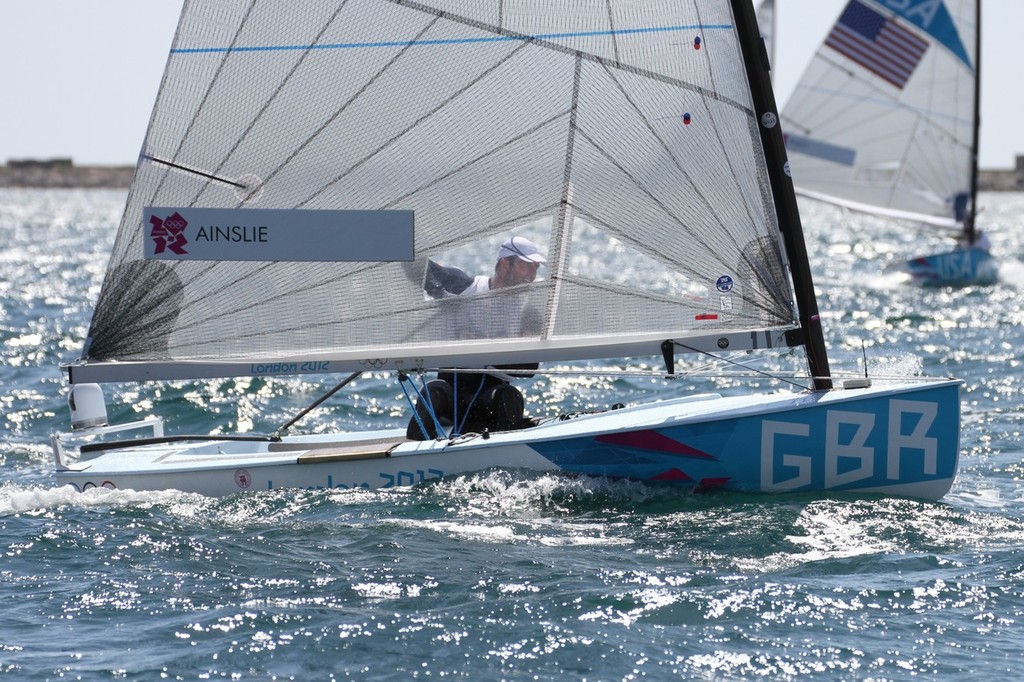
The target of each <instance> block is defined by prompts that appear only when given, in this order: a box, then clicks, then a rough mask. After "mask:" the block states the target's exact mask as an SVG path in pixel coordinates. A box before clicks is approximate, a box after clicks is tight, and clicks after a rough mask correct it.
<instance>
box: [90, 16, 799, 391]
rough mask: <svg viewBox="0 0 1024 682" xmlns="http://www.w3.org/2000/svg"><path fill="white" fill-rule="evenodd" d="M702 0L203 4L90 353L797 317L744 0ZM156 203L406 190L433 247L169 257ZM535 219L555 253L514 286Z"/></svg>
mask: <svg viewBox="0 0 1024 682" xmlns="http://www.w3.org/2000/svg"><path fill="white" fill-rule="evenodd" d="M697 5H698V3H697V2H694V1H690V2H681V3H680V2H667V1H655V2H644V3H632V2H607V0H584V1H583V2H580V3H578V7H577V6H574V10H573V12H568V13H567V12H562V11H555V9H556V8H555V6H554V5H552V4H551V3H550V2H548V0H502V1H500V2H499V1H497V0H495V1H494V2H486V1H483V2H481V1H474V2H469V1H468V0H438V1H436V2H408V1H404V0H403V1H399V2H393V1H388V0H347V1H346V2H341V1H339V2H313V1H312V0H306V1H303V2H299V3H298V4H297V6H296V7H288V8H285V7H283V6H280V5H279V4H277V3H273V4H271V3H263V2H259V1H256V2H242V1H241V0H235V1H233V2H225V3H217V4H216V7H210V6H205V5H204V4H201V3H186V5H185V8H184V10H183V15H182V19H181V23H180V25H179V29H178V33H177V35H176V37H175V42H174V45H173V47H172V50H171V54H170V56H169V60H168V65H167V72H166V74H165V78H164V80H163V85H162V88H161V91H160V94H159V95H158V99H157V103H156V106H155V109H154V113H153V117H152V120H151V124H150V128H149V130H148V132H147V136H146V140H145V143H144V145H143V154H142V156H141V157H140V161H139V165H138V167H137V169H136V175H135V179H134V181H133V185H132V189H131V191H130V192H129V199H128V203H127V205H126V209H125V214H124V217H123V220H122V222H121V225H120V228H119V231H118V236H117V240H116V243H115V246H114V251H113V254H112V257H111V262H110V266H109V268H108V274H107V277H106V280H105V281H104V285H103V287H102V290H101V292H100V298H99V301H98V303H97V306H96V311H95V314H94V318H93V322H92V325H91V327H90V331H89V338H90V343H89V344H88V347H87V349H86V350H85V351H83V357H82V359H81V361H80V362H79V363H77V364H76V366H75V370H74V371H73V372H72V376H76V375H77V376H87V375H88V374H89V372H90V371H91V369H90V368H91V367H93V366H96V367H100V366H102V367H104V368H111V367H114V368H117V369H116V371H115V372H114V374H113V375H116V376H118V377H121V378H120V379H118V380H128V379H129V378H130V377H131V376H132V373H133V372H137V375H136V378H140V379H145V378H151V377H153V376H155V375H156V374H159V375H160V376H167V375H180V374H182V372H184V373H185V374H188V375H189V376H190V377H192V376H200V375H201V373H202V372H203V371H211V372H213V371H216V372H218V374H217V376H221V375H223V374H222V372H223V371H226V370H225V367H228V368H230V370H231V371H242V372H243V373H250V370H249V369H246V367H247V366H249V365H252V366H257V367H262V366H273V365H279V364H281V363H285V364H289V363H292V362H295V363H298V364H299V365H301V364H303V363H304V362H329V363H331V365H330V370H328V371H345V370H347V369H358V368H361V367H364V366H365V364H361V363H367V362H372V359H374V358H377V359H381V358H387V359H388V360H387V361H386V363H392V365H393V366H397V365H394V363H395V362H396V359H398V360H397V362H398V363H399V364H406V365H409V364H416V363H420V364H423V363H426V364H429V365H433V366H445V365H449V364H453V363H456V362H470V361H473V360H474V359H477V358H476V351H472V352H470V351H467V350H466V349H467V348H474V347H475V345H476V344H479V343H481V342H486V344H487V348H488V349H489V351H490V352H491V355H492V358H491V362H498V363H501V362H506V361H509V362H511V361H531V360H533V361H539V360H540V359H545V360H567V361H568V360H573V359H588V358H594V357H607V356H604V355H602V353H606V352H614V353H616V354H639V355H646V354H651V353H654V354H657V353H658V352H660V351H658V349H657V346H656V345H653V346H652V344H660V342H661V341H664V340H666V339H670V338H671V339H679V340H685V339H704V338H708V339H711V338H715V339H718V340H720V341H721V345H719V346H718V348H723V347H725V348H730V347H732V343H733V341H731V339H734V338H740V337H742V338H746V337H748V336H750V335H753V337H754V338H757V335H758V334H762V333H764V334H768V335H769V336H772V337H773V338H776V337H778V336H779V335H780V334H782V333H783V332H784V331H785V330H788V329H791V328H792V327H793V325H794V323H793V320H794V319H796V318H797V315H796V313H795V311H794V307H793V306H794V304H793V301H794V295H793V289H792V283H791V281H790V278H789V276H788V265H787V263H786V260H785V256H784V249H783V248H782V243H781V237H780V233H779V228H778V219H777V217H776V215H775V208H774V205H773V202H772V198H771V196H770V193H768V192H766V191H765V187H764V185H765V178H766V177H767V172H766V170H765V159H764V153H763V151H762V149H761V143H760V140H759V133H758V125H757V121H756V120H755V114H754V106H753V103H752V101H751V95H750V91H749V88H748V87H747V84H746V75H745V72H744V68H743V65H742V59H741V56H740V49H739V45H738V38H737V35H736V32H735V28H734V21H733V17H732V8H731V5H730V3H729V2H726V1H725V0H716V1H713V2H705V1H704V0H702V1H701V2H700V3H699V5H700V7H699V10H698V7H697ZM710 35H713V36H714V40H695V38H697V37H707V36H710ZM218 45H219V46H222V47H217V46H218ZM147 207H177V208H179V209H180V210H181V214H180V215H181V217H182V219H183V220H184V222H185V223H187V222H188V217H187V216H188V214H187V213H186V211H187V209H190V208H192V209H195V208H208V209H231V210H233V211H234V213H232V214H231V215H232V216H233V217H234V218H235V219H236V220H237V221H238V224H244V221H245V219H246V216H247V215H252V214H251V213H247V211H249V210H251V209H277V210H295V211H301V210H305V209H315V210H317V211H333V210H345V211H353V210H354V211H385V210H401V211H411V212H412V213H413V215H414V220H415V226H414V237H415V249H414V251H415V254H414V259H413V260H412V261H408V262H403V261H382V262H339V261H331V260H315V259H314V260H308V261H302V262H299V261H287V260H280V261H247V260H245V259H244V258H241V257H240V258H238V259H233V258H225V259H223V260H205V261H200V260H190V259H189V258H188V257H187V253H186V254H184V255H182V256H181V257H180V258H178V257H177V256H175V257H173V258H164V259H161V260H152V259H149V260H147V259H146V257H145V256H144V253H143V252H144V249H143V246H144V244H146V243H147V240H149V239H153V238H154V237H153V234H152V230H151V228H150V226H149V225H146V224H143V218H142V216H143V212H144V210H145V209H146V208H147ZM168 210H171V209H168ZM175 224H178V223H175ZM153 229H155V228H153ZM187 229H192V228H191V227H189V228H187ZM185 234H187V235H189V236H188V239H189V240H193V241H194V240H195V239H198V238H200V237H199V236H197V233H185ZM203 234H205V235H208V233H206V232H204V233H203ZM513 239H523V240H526V241H527V242H528V243H530V244H532V245H535V247H536V249H537V253H538V254H539V255H538V256H537V258H536V259H535V260H533V261H530V262H532V263H533V264H534V268H535V269H536V274H535V279H532V280H531V281H522V282H516V283H515V284H514V286H507V285H506V284H505V283H503V280H502V279H501V278H500V277H498V278H496V273H497V269H498V258H499V254H500V253H502V252H501V251H500V249H499V247H500V246H501V245H502V244H504V243H506V242H507V241H508V240H513ZM190 243H191V242H190ZM513 243H514V242H513ZM229 247H230V248H238V249H242V248H244V244H241V243H239V244H237V245H232V244H227V245H224V248H229ZM184 251H186V252H187V251H188V249H187V248H185V249H184ZM506 255H507V254H506ZM538 264H539V265H538ZM452 272H461V273H462V275H461V276H455V278H456V279H457V280H459V281H461V282H462V288H461V289H458V290H451V289H447V288H445V286H447V284H446V283H445V282H444V281H441V282H438V281H435V277H436V276H437V275H438V273H452ZM446 276H448V275H446ZM473 277H476V278H477V280H474V281H478V282H479V281H482V282H487V283H488V284H487V285H484V284H479V283H478V284H474V285H473V287H472V289H470V288H467V287H466V282H468V281H470V280H473ZM481 278H482V279H481ZM491 285H493V288H492V289H491V290H490V291H489V292H488V291H487V288H488V287H490V286H491ZM506 286H507V288H505V287H506ZM471 290H472V291H473V292H474V293H473V294H472V295H470V294H465V295H463V294H464V292H466V291H471ZM481 291H483V292H486V293H480V292H481ZM695 343H696V341H695ZM716 343H717V341H716V342H715V343H710V342H709V347H710V346H712V345H715V344H716ZM739 343H741V345H743V344H747V345H751V347H756V348H763V347H766V346H779V345H781V342H778V343H772V344H766V343H761V342H758V343H754V342H753V341H751V342H749V343H747V342H742V341H741V342H739ZM698 345H699V344H698ZM618 356H619V355H616V357H618ZM282 358H284V360H282ZM221 361H224V362H221ZM218 363H220V364H218ZM386 363H385V364H386ZM214 366H217V367H218V369H213V367H214ZM311 366H316V365H311ZM153 367H157V368H159V370H153V369H152V368H153ZM204 367H206V368H207V370H204V369H203V368H204ZM171 368H187V369H185V370H181V371H179V370H178V369H171ZM243 370H244V371H243ZM303 371H305V370H303ZM253 373H259V372H257V371H253ZM101 374H102V372H101Z"/></svg>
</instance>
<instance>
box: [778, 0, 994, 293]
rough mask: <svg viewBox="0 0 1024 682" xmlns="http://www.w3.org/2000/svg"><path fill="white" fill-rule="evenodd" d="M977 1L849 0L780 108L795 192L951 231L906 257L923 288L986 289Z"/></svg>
mask: <svg viewBox="0 0 1024 682" xmlns="http://www.w3.org/2000/svg"><path fill="white" fill-rule="evenodd" d="M980 35H981V0H942V1H938V0H936V1H935V2H932V1H930V0H929V1H928V2H909V3H907V2H899V3H895V2H880V1H878V0H850V2H849V3H848V4H847V5H846V7H845V8H844V9H843V11H842V13H841V14H840V15H839V18H838V19H837V20H836V23H835V25H834V26H833V27H832V30H831V31H830V32H829V34H828V35H827V36H826V37H825V40H824V42H823V43H822V45H821V47H820V48H819V49H818V51H817V53H815V55H814V57H813V59H812V60H811V63H810V64H809V65H808V66H807V70H806V71H805V73H804V75H803V77H802V78H801V79H800V81H799V83H798V85H797V87H796V90H795V91H794V92H793V95H792V96H791V97H790V99H789V101H788V102H787V103H786V106H785V108H784V109H783V112H782V121H783V127H784V129H785V131H786V134H787V148H788V151H789V155H790V160H791V163H792V168H793V176H794V182H795V183H796V185H797V191H798V192H799V193H802V194H804V195H806V196H809V197H813V198H816V199H821V200H824V201H828V202H831V203H834V204H838V205H840V206H846V207H848V208H852V209H856V210H860V211H866V212H868V213H874V214H877V215H881V216H887V217H891V218H899V219H906V220H910V221H915V222H917V223H919V224H920V225H921V228H919V229H921V230H922V231H923V232H926V231H928V230H932V231H934V230H941V229H946V230H955V231H956V233H957V240H958V247H957V248H956V249H955V250H953V251H950V252H946V253H941V254H938V255H933V256H926V257H922V258H914V259H912V260H911V261H909V262H908V263H907V268H908V269H909V271H910V273H911V275H912V276H913V277H914V279H915V280H916V281H918V282H921V283H923V284H930V285H968V284H992V283H993V282H995V281H996V279H997V277H998V266H997V263H996V261H995V260H994V259H993V258H992V256H991V255H990V254H989V248H988V241H987V239H986V238H984V237H983V236H982V235H981V234H980V233H979V232H978V230H977V229H976V227H975V219H976V211H977V193H978V124H979V115H978V109H979V102H980V100H979V88H980V59H981V49H980V40H981V38H980Z"/></svg>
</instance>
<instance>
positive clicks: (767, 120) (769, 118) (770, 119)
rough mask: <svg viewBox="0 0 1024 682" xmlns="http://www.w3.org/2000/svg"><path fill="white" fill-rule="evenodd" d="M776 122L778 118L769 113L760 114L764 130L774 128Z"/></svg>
mask: <svg viewBox="0 0 1024 682" xmlns="http://www.w3.org/2000/svg"><path fill="white" fill-rule="evenodd" d="M778 122H779V119H778V117H777V116H776V115H775V114H773V113H772V112H770V111H766V112H764V113H763V114H761V125H763V126H764V127H765V128H774V127H775V124H776V123H778Z"/></svg>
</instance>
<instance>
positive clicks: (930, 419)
mask: <svg viewBox="0 0 1024 682" xmlns="http://www.w3.org/2000/svg"><path fill="white" fill-rule="evenodd" d="M960 384H961V382H959V381H955V380H942V381H934V382H927V383H904V384H900V385H898V386H878V387H872V388H862V389H851V390H835V391H829V392H806V393H794V394H772V395H762V396H743V397H726V398H723V397H719V396H717V395H701V396H691V397H687V398H681V399H676V400H668V401H664V402H658V403H653V404H647V405H640V406H635V407H627V408H624V409H620V410H615V411H609V412H602V413H594V414H587V415H583V416H579V417H575V418H572V419H567V420H564V421H563V420H556V421H551V422H547V423H543V424H541V425H539V426H536V427H533V428H530V429H526V430H522V431H512V432H506V433H499V434H493V435H491V436H490V437H489V438H486V439H484V438H482V437H474V438H463V439H457V440H455V441H447V440H445V441H427V442H414V441H408V440H405V438H404V434H403V432H401V431H398V430H394V431H376V432H371V433H346V434H329V435H318V436H297V437H289V438H284V439H282V440H281V441H279V442H265V441H235V440H202V441H191V442H184V443H181V442H166V443H157V444H149V445H143V446H136V447H121V448H117V449H110V450H98V451H92V452H86V453H84V454H83V456H82V457H81V458H80V459H79V460H78V461H77V462H69V461H67V458H66V457H65V456H64V454H63V441H61V443H60V444H57V443H55V451H56V452H57V457H58V471H57V472H56V478H57V481H58V483H61V484H69V485H72V486H74V487H75V488H77V489H78V490H87V489H90V488H93V487H108V488H130V489H135V490H163V489H177V490H182V491H188V492H196V493H200V494H204V495H211V496H222V495H229V494H233V493H237V492H243V491H255V490H267V489H273V488H311V489H318V488H339V489H347V488H363V489H375V488H387V487H394V486H408V485H414V484H417V483H421V482H424V481H429V480H432V479H438V478H442V477H445V476H452V475H457V474H463V473H467V472H472V471H480V470H485V469H490V468H494V467H503V468H524V469H530V470H537V471H553V470H560V471H565V472H569V473H574V474H585V475H597V476H609V477H613V478H630V479H637V480H645V481H656V482H664V483H669V484H675V485H680V486H683V487H686V488H691V489H698V490H704V489H721V490H743V491H751V492H799V491H846V492H880V493H886V494H894V495H906V496H911V497H921V498H930V499H937V498H939V497H941V496H942V495H944V494H945V493H946V492H947V491H948V490H949V488H950V486H951V485H952V483H953V478H954V476H955V473H956V464H957V456H958V450H959V428H958V426H959V422H960V418H959V417H960V415H959V398H958V389H959V386H960Z"/></svg>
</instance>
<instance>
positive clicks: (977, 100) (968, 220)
mask: <svg viewBox="0 0 1024 682" xmlns="http://www.w3.org/2000/svg"><path fill="white" fill-rule="evenodd" d="M980 129H981V0H978V1H977V2H976V3H975V5H974V133H973V137H972V138H971V210H969V211H968V212H967V215H966V216H965V217H964V236H965V237H966V238H967V243H968V244H973V243H974V239H975V237H976V234H977V233H976V230H975V229H974V218H975V216H976V215H977V213H978V137H979V135H978V132H979V130H980Z"/></svg>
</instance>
